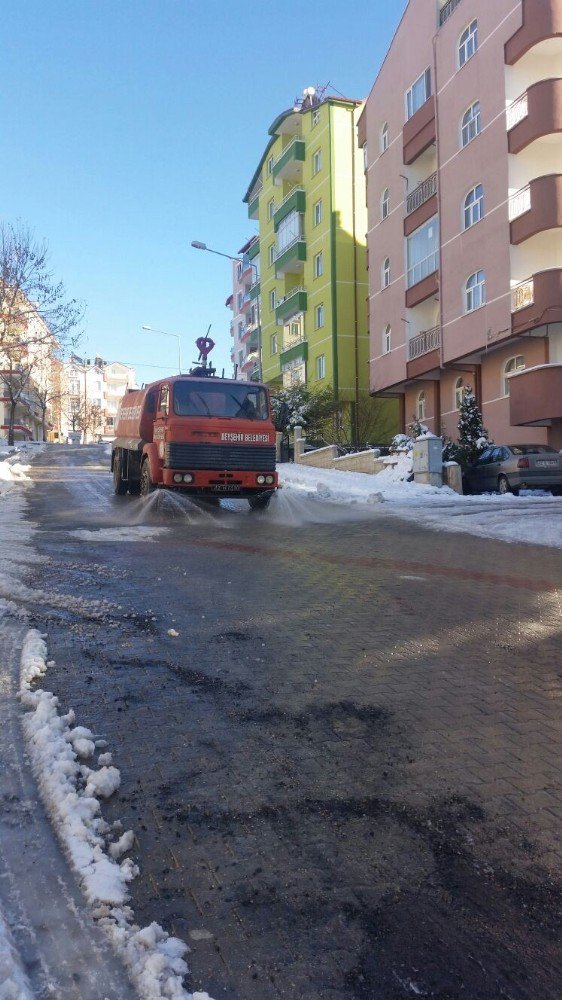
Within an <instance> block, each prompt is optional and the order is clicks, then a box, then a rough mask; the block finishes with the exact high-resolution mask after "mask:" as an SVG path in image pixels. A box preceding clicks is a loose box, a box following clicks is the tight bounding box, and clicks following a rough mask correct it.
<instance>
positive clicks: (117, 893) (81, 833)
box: [14, 629, 209, 1000]
mask: <svg viewBox="0 0 562 1000" xmlns="http://www.w3.org/2000/svg"><path fill="white" fill-rule="evenodd" d="M46 655H47V647H46V645H45V642H44V640H43V637H42V636H41V634H40V633H39V632H37V631H36V630H35V629H31V630H30V631H29V632H28V633H27V635H26V638H25V640H24V644H23V649H22V655H21V670H20V700H21V702H22V704H23V705H24V707H25V708H26V709H28V710H29V711H28V713H27V714H26V715H25V716H24V719H23V728H24V733H25V736H26V740H27V742H28V746H29V751H30V756H31V761H32V767H33V771H34V774H35V776H36V778H37V781H38V784H39V787H40V790H41V794H42V797H43V800H44V802H45V805H46V807H47V809H48V811H49V813H50V815H51V818H52V820H53V823H54V826H55V829H56V831H57V834H58V836H59V838H60V840H61V841H62V843H63V845H64V847H65V850H66V852H67V855H68V857H69V859H70V862H71V865H72V867H73V868H74V870H75V872H76V873H77V875H78V877H79V879H80V882H81V885H82V888H83V891H84V893H85V895H86V898H87V899H88V902H89V903H91V904H92V905H93V907H94V916H95V917H96V918H97V920H98V921H99V923H100V925H101V926H102V927H103V928H104V930H105V931H106V933H107V934H108V935H109V937H110V938H111V940H112V942H113V944H114V946H115V947H116V948H117V949H118V950H119V952H120V953H121V955H122V957H123V959H124V961H125V964H126V966H127V968H128V970H129V973H130V975H131V978H132V979H133V982H134V983H135V986H136V987H137V989H138V990H139V994H140V996H141V997H142V998H143V1000H158V998H161V997H162V998H164V997H166V998H173V1000H190V998H191V997H192V996H193V1000H209V998H208V995H207V994H206V993H196V994H193V995H191V994H189V993H187V992H186V991H185V990H184V988H183V986H182V979H183V976H184V975H185V973H186V972H187V965H186V963H185V961H184V958H183V956H184V955H185V953H186V951H187V950H188V947H187V945H186V944H184V942H183V941H180V940H179V938H174V937H170V936H169V935H168V934H167V932H166V931H164V930H163V929H162V928H161V927H160V926H159V925H158V924H155V923H153V924H151V925H150V926H149V927H145V928H143V929H140V928H139V927H138V926H136V925H135V924H134V922H133V912H132V910H131V909H130V907H128V906H127V905H126V903H127V899H128V889H127V885H128V883H129V882H130V881H131V879H133V878H135V876H136V875H138V868H137V866H136V865H135V864H134V863H133V862H132V861H131V860H130V859H129V858H126V859H125V860H123V861H120V860H119V859H120V858H121V857H122V855H123V854H125V853H126V852H127V851H128V850H130V849H131V847H132V846H133V842H134V834H133V832H132V831H131V830H129V831H127V832H126V833H124V834H123V835H122V836H121V837H120V838H119V839H118V840H117V841H115V842H111V836H112V833H114V827H113V828H112V827H110V826H109V825H108V824H107V823H106V822H105V820H104V819H103V818H102V816H101V811H100V798H107V797H108V796H110V795H112V794H113V792H114V791H115V789H116V788H117V787H118V786H119V782H120V774H119V771H118V770H117V768H116V767H113V766H112V764H111V755H109V754H102V755H101V757H100V758H99V760H98V763H100V765H101V766H100V767H99V768H98V769H94V768H93V767H90V766H89V765H87V764H85V763H81V759H83V758H87V759H91V758H92V757H93V756H94V754H95V751H96V749H97V747H102V746H105V741H103V740H98V739H96V737H95V736H94V734H93V733H92V732H90V730H89V729H86V728H85V727H84V726H75V725H74V722H75V715H74V712H73V711H72V709H71V710H70V711H69V712H68V713H67V714H66V715H59V713H58V704H59V702H58V698H56V697H55V695H53V694H52V693H51V692H50V691H44V690H32V684H33V682H34V681H36V680H40V679H41V678H42V677H43V676H44V674H45V672H46V670H47V667H48V663H47V660H46ZM102 758H103V760H102ZM108 758H109V759H108ZM14 996H19V994H15V995H14Z"/></svg>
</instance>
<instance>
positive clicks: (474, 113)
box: [461, 101, 480, 147]
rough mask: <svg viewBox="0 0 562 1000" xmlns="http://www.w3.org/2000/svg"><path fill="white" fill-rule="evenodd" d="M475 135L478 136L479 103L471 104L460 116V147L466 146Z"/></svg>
mask: <svg viewBox="0 0 562 1000" xmlns="http://www.w3.org/2000/svg"><path fill="white" fill-rule="evenodd" d="M477 135H480V101H475V102H474V104H471V106H470V107H469V108H467V110H466V111H465V113H464V115H463V116H462V122H461V145H462V146H463V147H464V146H468V144H469V142H472V140H473V139H474V138H475V137H476V136H477Z"/></svg>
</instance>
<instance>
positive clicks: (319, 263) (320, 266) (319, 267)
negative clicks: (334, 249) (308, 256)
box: [314, 252, 324, 278]
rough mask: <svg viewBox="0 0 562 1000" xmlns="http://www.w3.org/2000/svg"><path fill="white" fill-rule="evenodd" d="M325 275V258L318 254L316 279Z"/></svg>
mask: <svg viewBox="0 0 562 1000" xmlns="http://www.w3.org/2000/svg"><path fill="white" fill-rule="evenodd" d="M323 273H324V258H323V256H322V253H321V252H320V253H317V254H316V256H315V258H314V277H315V278H319V277H320V275H322V274H323Z"/></svg>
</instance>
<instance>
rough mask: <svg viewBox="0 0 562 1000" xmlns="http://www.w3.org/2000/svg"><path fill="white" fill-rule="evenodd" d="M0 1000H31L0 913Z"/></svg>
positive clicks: (27, 983) (5, 924) (9, 935)
mask: <svg viewBox="0 0 562 1000" xmlns="http://www.w3.org/2000/svg"><path fill="white" fill-rule="evenodd" d="M0 1000H33V990H32V989H31V984H30V982H29V979H28V978H27V976H26V974H25V972H24V970H23V968H22V965H21V962H20V960H19V956H18V954H17V951H16V949H15V947H14V942H13V941H12V935H11V934H10V930H9V927H8V925H7V923H6V921H5V920H4V918H3V916H2V914H1V913H0Z"/></svg>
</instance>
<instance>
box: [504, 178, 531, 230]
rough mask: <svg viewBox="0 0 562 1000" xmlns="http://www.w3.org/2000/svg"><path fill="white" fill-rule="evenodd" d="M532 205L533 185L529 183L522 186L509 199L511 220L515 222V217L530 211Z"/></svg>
mask: <svg viewBox="0 0 562 1000" xmlns="http://www.w3.org/2000/svg"><path fill="white" fill-rule="evenodd" d="M530 207H531V187H530V185H529V184H527V187H524V188H521V190H520V191H517V192H516V193H515V194H514V195H512V196H511V198H510V199H509V221H510V222H513V220H514V219H518V218H519V216H520V215H524V214H525V212H528V211H529V209H530Z"/></svg>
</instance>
